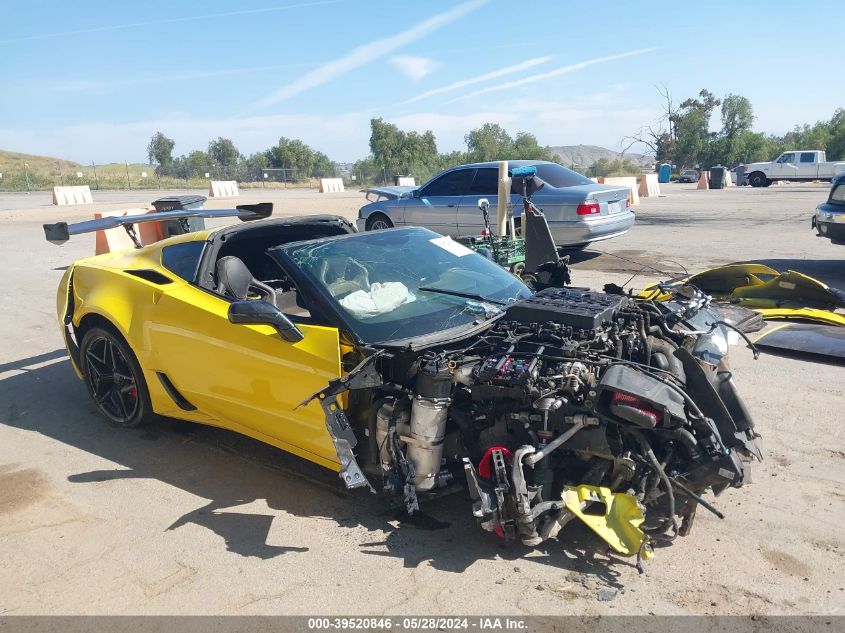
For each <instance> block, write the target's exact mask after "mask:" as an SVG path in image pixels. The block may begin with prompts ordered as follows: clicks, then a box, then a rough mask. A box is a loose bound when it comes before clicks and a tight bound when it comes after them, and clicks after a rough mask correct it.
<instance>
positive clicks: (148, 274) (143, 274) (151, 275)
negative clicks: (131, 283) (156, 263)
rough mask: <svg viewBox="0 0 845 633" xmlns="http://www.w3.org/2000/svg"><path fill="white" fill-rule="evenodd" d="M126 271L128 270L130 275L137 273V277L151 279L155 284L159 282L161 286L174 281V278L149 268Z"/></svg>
mask: <svg viewBox="0 0 845 633" xmlns="http://www.w3.org/2000/svg"><path fill="white" fill-rule="evenodd" d="M124 272H127V273H129V274H130V275H135V276H136V277H140V278H141V279H144V280H146V281H149V282H150V283H153V284H157V285H159V286H164V285H166V284H172V283H173V280H172V279H170V277H166V276H164V275H162V274H161V273H160V272H158V271H156V270H149V269H147V268H143V269H141V270H127V271H124Z"/></svg>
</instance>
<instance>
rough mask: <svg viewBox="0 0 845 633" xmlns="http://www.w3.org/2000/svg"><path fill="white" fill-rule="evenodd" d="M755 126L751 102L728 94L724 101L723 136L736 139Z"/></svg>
mask: <svg viewBox="0 0 845 633" xmlns="http://www.w3.org/2000/svg"><path fill="white" fill-rule="evenodd" d="M753 125H754V109H753V108H752V107H751V102H750V101H749V100H748V99H746V98H745V97H742V96H740V95H735V94H728V95H726V96H725V98H724V99H723V100H722V135H723V136H724V137H725V138H727V139H730V140H732V139H734V138H736V137H737V136H739V135H740V134H741V133H742V132H745V131H747V130H750V129H751V127H752V126H753Z"/></svg>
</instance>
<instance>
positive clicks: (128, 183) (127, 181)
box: [123, 161, 132, 190]
mask: <svg viewBox="0 0 845 633" xmlns="http://www.w3.org/2000/svg"><path fill="white" fill-rule="evenodd" d="M123 164H124V165H126V187H127V188H128V189H130V190H131V189H132V183H131V182H129V163H128V162H126V161H123Z"/></svg>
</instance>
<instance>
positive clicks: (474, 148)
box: [464, 123, 513, 162]
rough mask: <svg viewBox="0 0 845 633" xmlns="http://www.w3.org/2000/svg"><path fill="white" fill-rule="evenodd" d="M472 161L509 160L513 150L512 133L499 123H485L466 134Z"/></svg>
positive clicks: (468, 154)
mask: <svg viewBox="0 0 845 633" xmlns="http://www.w3.org/2000/svg"><path fill="white" fill-rule="evenodd" d="M464 142H465V143H466V144H467V156H468V158H469V160H470V161H473V162H483V161H488V160H507V159H508V158H511V152H512V151H513V139H512V138H511V135H510V134H508V133H507V131H506V130H505V129H504V128H503V127H502V126H501V125H499V124H498V123H485V124H484V125H482V126H481V127H479V128H476V129H474V130H470V131H469V132H468V133H467V134H466V136H464Z"/></svg>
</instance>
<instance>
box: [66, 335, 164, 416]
mask: <svg viewBox="0 0 845 633" xmlns="http://www.w3.org/2000/svg"><path fill="white" fill-rule="evenodd" d="M79 351H80V359H81V362H80V364H81V369H82V374H83V376H84V379H85V385H86V387H88V393H89V395H90V396H91V398H92V399H93V400H94V404H95V405H96V406H97V409H98V410H99V411H100V413H101V414H102V415H103V417H105V418H106V419H107V420H108V421H109V422H111V423H112V424H114V425H116V426H121V427H124V428H135V427H138V426H141V425H143V424H146V423H148V422H151V421H152V420H153V419H154V418H155V414H154V413H153V407H152V403H151V402H150V392H149V390H148V389H147V383H146V382H145V381H144V374H143V372H142V371H141V366H140V365H139V364H138V360H137V359H136V358H135V354H133V353H132V350H131V349H129V345H127V343H126V341H125V340H124V339H123V337H122V336H120V335H119V334H118V333H117V332H116V331H113V330H111V329H107V328H102V327H92V328H91V329H90V330H88V331H87V332H85V335H84V336H83V337H82V344H81V345H80V347H79Z"/></svg>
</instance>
